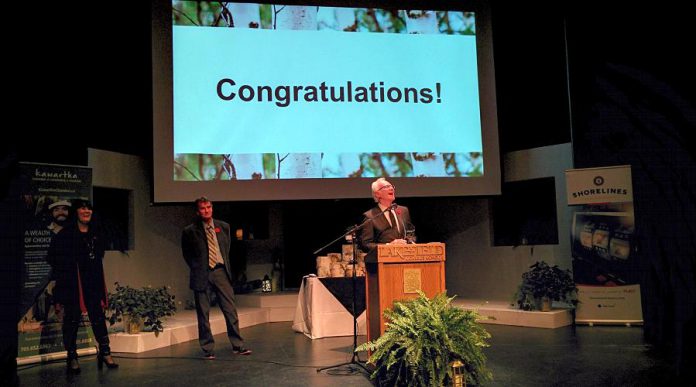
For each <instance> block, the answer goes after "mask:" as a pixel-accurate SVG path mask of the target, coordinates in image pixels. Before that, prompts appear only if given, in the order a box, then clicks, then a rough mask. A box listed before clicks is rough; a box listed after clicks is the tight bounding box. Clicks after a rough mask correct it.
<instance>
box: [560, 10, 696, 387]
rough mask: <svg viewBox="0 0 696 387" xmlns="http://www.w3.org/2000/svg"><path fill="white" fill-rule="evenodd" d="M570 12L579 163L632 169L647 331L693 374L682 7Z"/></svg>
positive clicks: (688, 86)
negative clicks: (624, 166)
mask: <svg viewBox="0 0 696 387" xmlns="http://www.w3.org/2000/svg"><path fill="white" fill-rule="evenodd" d="M645 8H647V7H644V8H632V9H623V10H621V11H613V10H601V12H597V13H593V14H592V16H591V23H590V22H589V20H588V17H589V15H587V13H586V11H585V12H584V15H583V12H582V11H581V10H579V9H574V10H571V12H569V13H568V15H569V16H568V21H569V22H568V32H569V34H568V37H569V39H568V42H569V44H568V47H569V55H570V70H571V77H570V91H571V96H572V98H573V104H572V106H573V115H574V118H575V119H574V127H573V151H574V160H575V167H577V168H585V167H598V166H610V165H621V164H629V165H631V167H632V175H633V195H634V206H635V219H636V234H635V235H636V242H637V243H636V248H637V257H638V259H639V266H640V271H641V281H640V284H641V295H642V301H643V316H644V320H645V326H644V331H645V337H646V339H647V340H648V341H649V342H650V343H652V344H654V345H655V348H656V349H658V350H660V351H664V352H665V353H666V354H668V355H670V356H673V358H674V363H675V371H676V372H677V374H678V376H679V378H680V380H687V379H691V380H693V374H694V366H696V363H695V361H694V360H695V345H696V344H695V343H696V340H695V337H696V336H695V335H696V275H695V274H694V270H695V268H696V204H695V203H696V201H695V200H694V199H695V198H696V157H695V153H694V144H695V143H696V142H695V141H694V136H695V133H696V105H694V101H696V98H695V96H696V93H695V91H696V88H695V87H694V79H696V77H694V74H693V69H694V68H696V62H695V61H694V60H693V59H692V58H691V57H690V56H691V55H690V54H689V52H690V51H692V48H691V47H692V46H693V42H692V37H693V33H691V32H688V30H687V26H688V25H689V24H690V23H689V22H688V20H687V16H686V15H689V13H687V12H686V10H685V9H681V10H680V9H664V8H659V7H657V8H651V9H645Z"/></svg>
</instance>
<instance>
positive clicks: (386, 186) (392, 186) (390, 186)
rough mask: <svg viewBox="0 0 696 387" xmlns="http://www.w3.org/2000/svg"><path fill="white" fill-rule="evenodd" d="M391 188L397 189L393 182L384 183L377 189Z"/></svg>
mask: <svg viewBox="0 0 696 387" xmlns="http://www.w3.org/2000/svg"><path fill="white" fill-rule="evenodd" d="M389 188H393V189H396V186H394V185H391V184H387V185H383V186H381V187H379V189H378V190H377V191H381V190H383V189H389Z"/></svg>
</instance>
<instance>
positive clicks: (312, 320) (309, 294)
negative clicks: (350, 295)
mask: <svg viewBox="0 0 696 387" xmlns="http://www.w3.org/2000/svg"><path fill="white" fill-rule="evenodd" d="M359 278H360V280H364V277H359ZM365 318H366V317H365V312H364V311H363V312H362V313H361V314H360V316H358V335H365V334H366V333H367V325H366V324H365ZM292 329H293V330H294V331H296V332H301V333H304V334H305V335H306V336H307V337H309V338H310V339H320V338H322V337H334V336H352V335H353V315H352V314H351V313H350V312H349V311H347V310H346V308H345V307H344V306H343V304H341V303H340V302H339V301H338V300H337V299H336V297H334V296H333V294H331V292H330V291H329V290H328V289H326V287H325V286H324V285H323V284H322V283H321V281H320V280H319V278H317V277H310V276H305V277H304V278H303V279H302V285H301V286H300V293H299V295H298V297H297V308H296V309H295V319H294V320H293V324H292Z"/></svg>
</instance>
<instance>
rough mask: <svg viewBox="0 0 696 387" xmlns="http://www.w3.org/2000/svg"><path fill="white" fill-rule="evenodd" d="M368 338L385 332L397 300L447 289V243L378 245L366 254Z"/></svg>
mask: <svg viewBox="0 0 696 387" xmlns="http://www.w3.org/2000/svg"><path fill="white" fill-rule="evenodd" d="M365 268H366V270H367V276H366V299H365V302H366V307H367V308H366V309H367V320H368V321H367V340H368V341H372V340H375V339H377V338H378V337H379V336H381V335H382V333H384V323H385V319H384V310H385V309H391V307H392V305H393V303H394V301H400V300H407V299H412V298H416V297H418V293H417V290H421V291H423V293H425V295H426V296H428V297H430V298H432V297H434V296H435V295H436V294H439V293H442V292H444V291H445V244H444V243H424V244H410V245H378V246H377V249H375V250H373V251H371V252H370V253H369V254H368V255H367V256H366V257H365Z"/></svg>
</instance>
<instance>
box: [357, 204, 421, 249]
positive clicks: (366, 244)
mask: <svg viewBox="0 0 696 387" xmlns="http://www.w3.org/2000/svg"><path fill="white" fill-rule="evenodd" d="M380 212H382V210H380V209H379V206H375V207H374V208H372V209H371V210H369V211H366V212H365V213H363V222H365V220H367V219H369V218H374V219H373V220H372V222H368V223H367V224H365V225H364V226H363V227H362V229H361V230H360V249H361V250H362V251H364V252H366V253H368V252H370V251H371V250H373V249H375V248H376V247H377V244H378V243H389V242H391V241H393V240H394V239H400V238H403V237H404V224H406V223H411V216H410V214H409V213H408V208H407V207H404V206H397V207H396V209H395V210H394V212H396V221H397V222H399V229H398V230H397V229H396V227H392V226H390V225H389V221H388V220H387V218H386V217H387V216H389V212H385V213H384V214H380Z"/></svg>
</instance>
